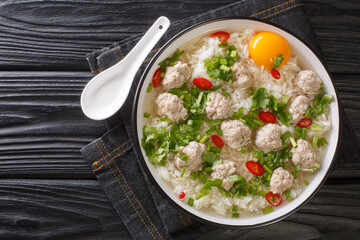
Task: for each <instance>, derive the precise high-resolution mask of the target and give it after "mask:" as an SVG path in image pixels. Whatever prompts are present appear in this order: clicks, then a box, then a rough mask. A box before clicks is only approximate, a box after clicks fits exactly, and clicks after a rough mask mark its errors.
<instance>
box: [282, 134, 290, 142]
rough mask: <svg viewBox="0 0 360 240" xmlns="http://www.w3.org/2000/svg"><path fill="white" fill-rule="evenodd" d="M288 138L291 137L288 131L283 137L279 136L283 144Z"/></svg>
mask: <svg viewBox="0 0 360 240" xmlns="http://www.w3.org/2000/svg"><path fill="white" fill-rule="evenodd" d="M289 137H291V133H290V132H289V131H288V132H286V133H284V134H283V135H281V140H282V141H283V142H285V141H286V139H288V138H289Z"/></svg>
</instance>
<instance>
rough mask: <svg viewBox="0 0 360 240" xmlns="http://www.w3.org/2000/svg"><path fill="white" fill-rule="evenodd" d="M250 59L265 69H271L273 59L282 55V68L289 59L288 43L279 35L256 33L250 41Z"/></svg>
mask: <svg viewBox="0 0 360 240" xmlns="http://www.w3.org/2000/svg"><path fill="white" fill-rule="evenodd" d="M249 53H250V57H251V58H252V59H253V60H254V62H255V63H256V64H257V65H259V66H262V65H264V67H265V68H267V69H272V66H273V64H274V58H276V57H278V56H279V54H282V57H283V58H284V60H283V61H282V63H281V65H280V67H281V66H283V65H284V64H285V63H286V62H287V61H288V60H289V58H290V46H289V43H288V42H287V41H286V40H285V38H283V37H282V36H280V35H279V34H276V33H272V32H260V33H257V34H256V35H255V36H254V37H253V38H252V39H251V41H250V50H249Z"/></svg>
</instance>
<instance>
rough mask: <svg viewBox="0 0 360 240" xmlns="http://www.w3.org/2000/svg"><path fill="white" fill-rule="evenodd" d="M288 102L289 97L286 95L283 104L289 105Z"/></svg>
mask: <svg viewBox="0 0 360 240" xmlns="http://www.w3.org/2000/svg"><path fill="white" fill-rule="evenodd" d="M288 100H289V96H287V95H284V96H283V102H284V103H285V104H287V102H288Z"/></svg>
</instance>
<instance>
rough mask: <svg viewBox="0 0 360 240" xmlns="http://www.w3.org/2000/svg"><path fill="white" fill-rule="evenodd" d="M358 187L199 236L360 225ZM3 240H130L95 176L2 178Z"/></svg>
mask: <svg viewBox="0 0 360 240" xmlns="http://www.w3.org/2000/svg"><path fill="white" fill-rule="evenodd" d="M359 198H360V185H359V184H343V183H341V182H340V183H338V184H336V185H325V186H324V187H323V188H321V190H320V191H319V193H317V195H316V196H315V197H314V198H313V199H312V200H311V201H310V202H309V203H308V204H306V205H305V206H304V207H303V208H302V209H301V210H300V211H298V212H297V213H295V214H293V215H291V216H290V217H288V218H287V219H286V220H284V221H281V222H279V223H275V224H272V225H270V226H267V227H263V228H257V229H250V230H225V229H217V228H213V230H212V231H209V232H208V233H206V234H204V236H203V237H202V238H201V239H208V240H211V239H260V238H261V239H289V238H290V237H291V236H298V238H297V239H315V238H316V239H318V238H320V237H323V236H326V235H328V234H334V233H336V232H341V231H346V232H347V234H355V233H358V231H359V227H360V202H359V201H358V199H359ZM0 209H2V210H1V211H0V219H1V224H0V235H1V236H2V238H3V239H25V238H26V239H100V238H102V239H128V238H129V235H128V233H127V231H126V229H125V228H124V225H123V224H122V222H121V220H120V218H119V217H118V216H117V214H116V211H115V210H114V209H113V207H112V205H111V204H110V203H109V201H108V199H107V197H106V195H105V193H104V192H103V190H102V189H101V188H100V186H99V185H98V183H97V181H96V180H47V181H43V180H29V179H25V180H24V179H16V180H4V179H0Z"/></svg>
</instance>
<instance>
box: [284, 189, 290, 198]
mask: <svg viewBox="0 0 360 240" xmlns="http://www.w3.org/2000/svg"><path fill="white" fill-rule="evenodd" d="M285 196H286V198H290V197H291V191H290V190H289V189H288V190H286V191H285Z"/></svg>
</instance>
